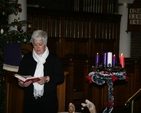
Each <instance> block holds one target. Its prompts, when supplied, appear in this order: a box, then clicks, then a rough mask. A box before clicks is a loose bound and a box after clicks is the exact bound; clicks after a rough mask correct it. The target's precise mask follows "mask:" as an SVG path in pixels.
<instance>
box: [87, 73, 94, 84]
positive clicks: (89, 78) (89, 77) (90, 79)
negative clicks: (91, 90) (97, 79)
mask: <svg viewBox="0 0 141 113" xmlns="http://www.w3.org/2000/svg"><path fill="white" fill-rule="evenodd" d="M86 78H87V79H88V80H89V83H90V84H91V83H92V82H93V81H92V78H91V76H89V75H87V76H86Z"/></svg>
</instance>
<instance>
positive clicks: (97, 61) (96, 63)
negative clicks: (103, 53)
mask: <svg viewBox="0 0 141 113" xmlns="http://www.w3.org/2000/svg"><path fill="white" fill-rule="evenodd" d="M99 62H100V56H99V54H98V53H97V54H96V56H95V65H96V66H98V64H99Z"/></svg>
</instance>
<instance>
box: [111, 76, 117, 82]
mask: <svg viewBox="0 0 141 113" xmlns="http://www.w3.org/2000/svg"><path fill="white" fill-rule="evenodd" d="M111 78H112V81H113V82H114V81H116V80H117V79H118V78H117V77H116V76H115V75H113V74H112V75H111Z"/></svg>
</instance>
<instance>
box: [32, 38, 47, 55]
mask: <svg viewBox="0 0 141 113" xmlns="http://www.w3.org/2000/svg"><path fill="white" fill-rule="evenodd" d="M33 47H34V50H35V52H36V53H37V54H38V55H40V54H43V53H44V51H45V49H46V45H45V43H44V41H43V40H34V41H33Z"/></svg>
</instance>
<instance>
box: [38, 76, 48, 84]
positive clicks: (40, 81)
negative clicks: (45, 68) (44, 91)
mask: <svg viewBox="0 0 141 113" xmlns="http://www.w3.org/2000/svg"><path fill="white" fill-rule="evenodd" d="M49 81H50V77H49V76H44V77H40V80H39V81H37V83H38V84H40V85H43V84H45V83H47V82H49Z"/></svg>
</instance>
